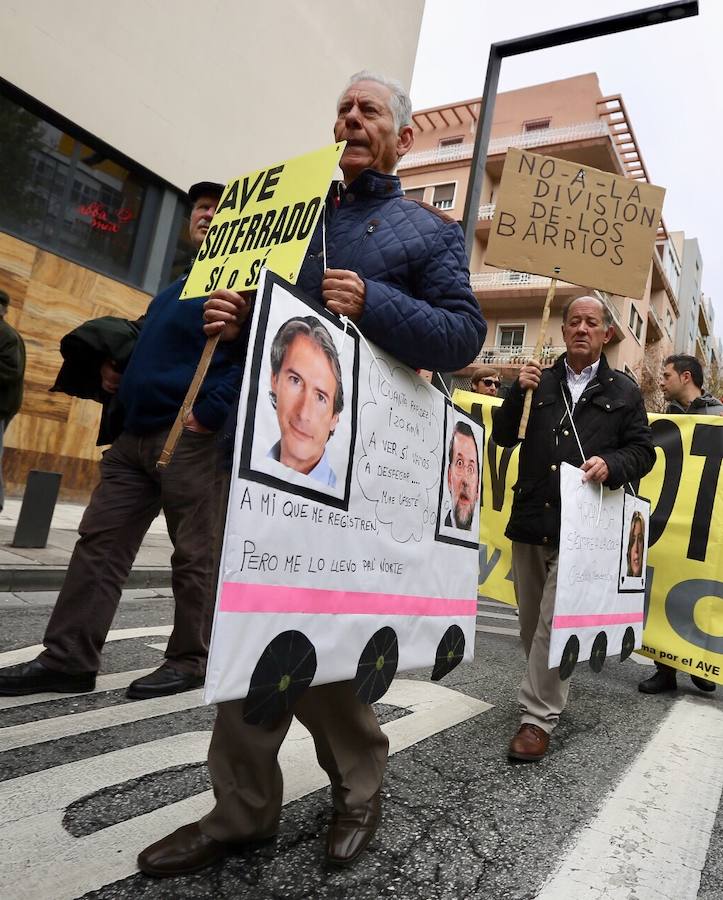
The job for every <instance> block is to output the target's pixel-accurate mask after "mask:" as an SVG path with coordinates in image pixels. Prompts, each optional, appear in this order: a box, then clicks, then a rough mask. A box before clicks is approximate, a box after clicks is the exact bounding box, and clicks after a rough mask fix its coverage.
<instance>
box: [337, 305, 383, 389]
mask: <svg viewBox="0 0 723 900" xmlns="http://www.w3.org/2000/svg"><path fill="white" fill-rule="evenodd" d="M339 319H340V320H341V321H342V322H343V323H344V340H346V333H347V330H348V329H349V328H353V329H354V331H356V333H357V334H358V335H359V340H360V341H361V342H362V344H364V346H365V347H366V348H367V350H368V351H369V356H371V358H372V362H373V363H374V365H375V366H376V370H377V372H378V373H379V377H380V378H381V380H382V381H386V383H387V384H388V385H389V387H392V383H391V381H390V380H389V379H388V378H387V376H386V375H385V374H384V372H382V369H381V366H380V365H379V362H378V361H377V358H376V356H375V355H374V354H373V353H372V348H371V347H370V346H369V342H368V341H367V339H366V338H365V337H364V335H363V334H362V333H361V331H359V328H358V327H357V325H356V323H355V322H352V320H351V319H350V318H349V316H339ZM341 347H342V351H343V350H344V344H343V342H342V345H341Z"/></svg>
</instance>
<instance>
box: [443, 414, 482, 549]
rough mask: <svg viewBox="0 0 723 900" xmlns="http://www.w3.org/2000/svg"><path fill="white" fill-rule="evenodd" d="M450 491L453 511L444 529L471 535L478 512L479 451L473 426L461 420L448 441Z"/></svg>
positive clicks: (450, 512)
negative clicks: (466, 532)
mask: <svg viewBox="0 0 723 900" xmlns="http://www.w3.org/2000/svg"><path fill="white" fill-rule="evenodd" d="M447 491H448V493H449V505H450V509H449V511H448V512H447V515H446V517H445V520H444V525H445V526H446V527H447V528H455V529H457V530H459V531H468V532H470V533H471V532H472V526H473V524H474V522H475V520H476V516H475V514H476V512H477V509H478V508H479V497H480V467H479V449H478V447H477V441H476V439H475V436H474V432H473V431H472V428H471V426H470V425H469V423H468V422H465V421H463V420H460V419H458V420H457V421H456V422H455V424H454V429H453V431H452V436H451V438H450V441H449V449H448V466H447Z"/></svg>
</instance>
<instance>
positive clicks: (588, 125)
mask: <svg viewBox="0 0 723 900" xmlns="http://www.w3.org/2000/svg"><path fill="white" fill-rule="evenodd" d="M609 136H610V129H609V128H608V126H607V123H606V122H604V121H602V120H601V119H595V120H594V121H592V122H578V123H577V124H575V125H565V126H564V127H563V128H544V129H540V130H539V131H523V132H520V133H518V134H510V135H506V136H505V137H499V138H494V139H493V140H491V141H490V142H489V145H488V147H487V156H494V155H495V154H497V153H504V152H505V150H507V148H508V147H519V148H520V149H523V150H524V149H530V148H532V147H544V146H546V145H549V144H566V143H568V142H569V141H582V140H585V139H586V138H594V137H609ZM473 151H474V144H472V143H469V144H454V145H453V146H451V147H435V148H434V149H433V150H420V151H419V152H418V153H408V154H407V155H406V156H404V157H403V158H402V159H401V160H400V161H399V168H400V169H411V168H412V167H414V166H431V165H434V164H436V163H445V162H458V161H459V160H462V159H471V158H472V153H473Z"/></svg>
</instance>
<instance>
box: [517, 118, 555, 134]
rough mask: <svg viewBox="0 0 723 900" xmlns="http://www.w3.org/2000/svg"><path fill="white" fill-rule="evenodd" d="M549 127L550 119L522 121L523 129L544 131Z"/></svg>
mask: <svg viewBox="0 0 723 900" xmlns="http://www.w3.org/2000/svg"><path fill="white" fill-rule="evenodd" d="M549 127H550V119H532V120H531V121H530V122H523V123H522V130H523V131H525V132H526V131H544V130H545V129H546V128H549Z"/></svg>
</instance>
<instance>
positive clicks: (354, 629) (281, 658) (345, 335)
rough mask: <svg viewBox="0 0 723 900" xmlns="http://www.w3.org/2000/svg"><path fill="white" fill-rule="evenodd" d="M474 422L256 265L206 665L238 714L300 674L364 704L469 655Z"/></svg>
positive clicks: (295, 682)
mask: <svg viewBox="0 0 723 900" xmlns="http://www.w3.org/2000/svg"><path fill="white" fill-rule="evenodd" d="M483 448H484V429H483V428H482V426H481V425H479V424H477V423H474V422H473V421H472V420H471V419H470V418H469V416H468V415H467V414H466V413H464V412H462V411H459V410H456V409H455V408H454V407H453V406H452V404H451V403H450V402H449V400H448V399H446V398H445V397H444V396H443V395H442V394H440V393H439V391H437V390H436V389H435V388H433V387H432V386H431V385H430V384H429V383H428V382H426V381H425V380H424V379H422V378H420V377H419V376H418V375H417V374H416V373H415V372H414V371H412V370H411V369H409V368H407V367H406V366H404V365H401V364H400V363H399V362H397V361H396V360H394V359H393V358H392V357H390V356H389V355H388V354H386V353H384V352H382V351H381V350H379V349H378V348H376V347H374V346H372V345H369V344H367V342H366V341H365V340H362V339H360V337H359V335H358V334H357V333H355V331H354V330H353V329H352V328H349V329H348V330H346V329H345V327H344V325H343V324H342V323H341V322H340V320H339V319H338V318H337V317H336V316H334V315H333V314H332V313H330V312H328V311H327V310H326V309H325V308H324V307H322V306H320V305H318V304H316V303H315V302H313V301H311V300H308V299H306V298H305V297H304V296H303V295H302V294H301V293H300V292H298V291H296V290H294V289H292V287H291V286H290V285H289V284H287V283H285V282H283V281H282V280H281V279H279V278H278V277H277V276H275V275H273V274H271V273H269V272H266V273H264V276H263V280H262V282H261V287H260V289H259V293H258V294H257V300H256V303H255V306H254V313H253V320H252V325H251V337H250V344H249V352H248V355H247V361H246V371H245V377H244V381H243V386H242V391H241V397H240V405H239V416H238V430H237V438H236V445H235V456H234V468H233V477H232V482H231V491H230V497H229V504H228V514H227V521H226V532H225V540H224V547H223V554H222V560H221V569H220V577H219V586H218V593H217V604H216V614H215V620H214V628H213V635H212V641H211V652H210V657H209V662H208V669H207V675H206V693H205V699H206V700H207V702H211V701H215V702H217V701H220V700H227V699H230V698H235V697H246V698H247V700H246V704H245V716H246V718H247V720H248V721H261V720H263V719H265V718H267V717H269V716H271V717H273V716H274V715H278V714H279V712H280V711H283V710H285V709H288V708H289V706H290V704H291V703H293V701H294V699H295V698H296V696H298V693H299V692H300V691H302V690H304V689H305V688H306V687H307V686H309V685H310V684H315V685H316V684H324V683H329V682H336V681H344V680H354V681H355V683H356V689H357V693H358V695H359V696H360V697H361V698H362V699H364V700H365V701H366V702H372V701H373V700H376V699H378V698H379V697H380V696H382V694H383V693H384V691H385V690H386V689H387V687H388V686H389V683H390V682H391V679H392V678H393V676H394V673H395V672H396V671H406V670H409V669H414V668H419V667H420V666H434V672H433V675H432V677H433V678H441V677H442V676H443V675H445V674H446V673H447V672H449V671H451V669H452V668H454V666H456V665H457V664H458V663H459V662H461V661H462V659H466V660H469V659H471V658H472V654H473V650H474V638H475V620H476V612H477V605H476V596H477V554H478V539H477V536H478V534H479V483H480V477H479V474H480V468H481V466H482V453H483Z"/></svg>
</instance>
